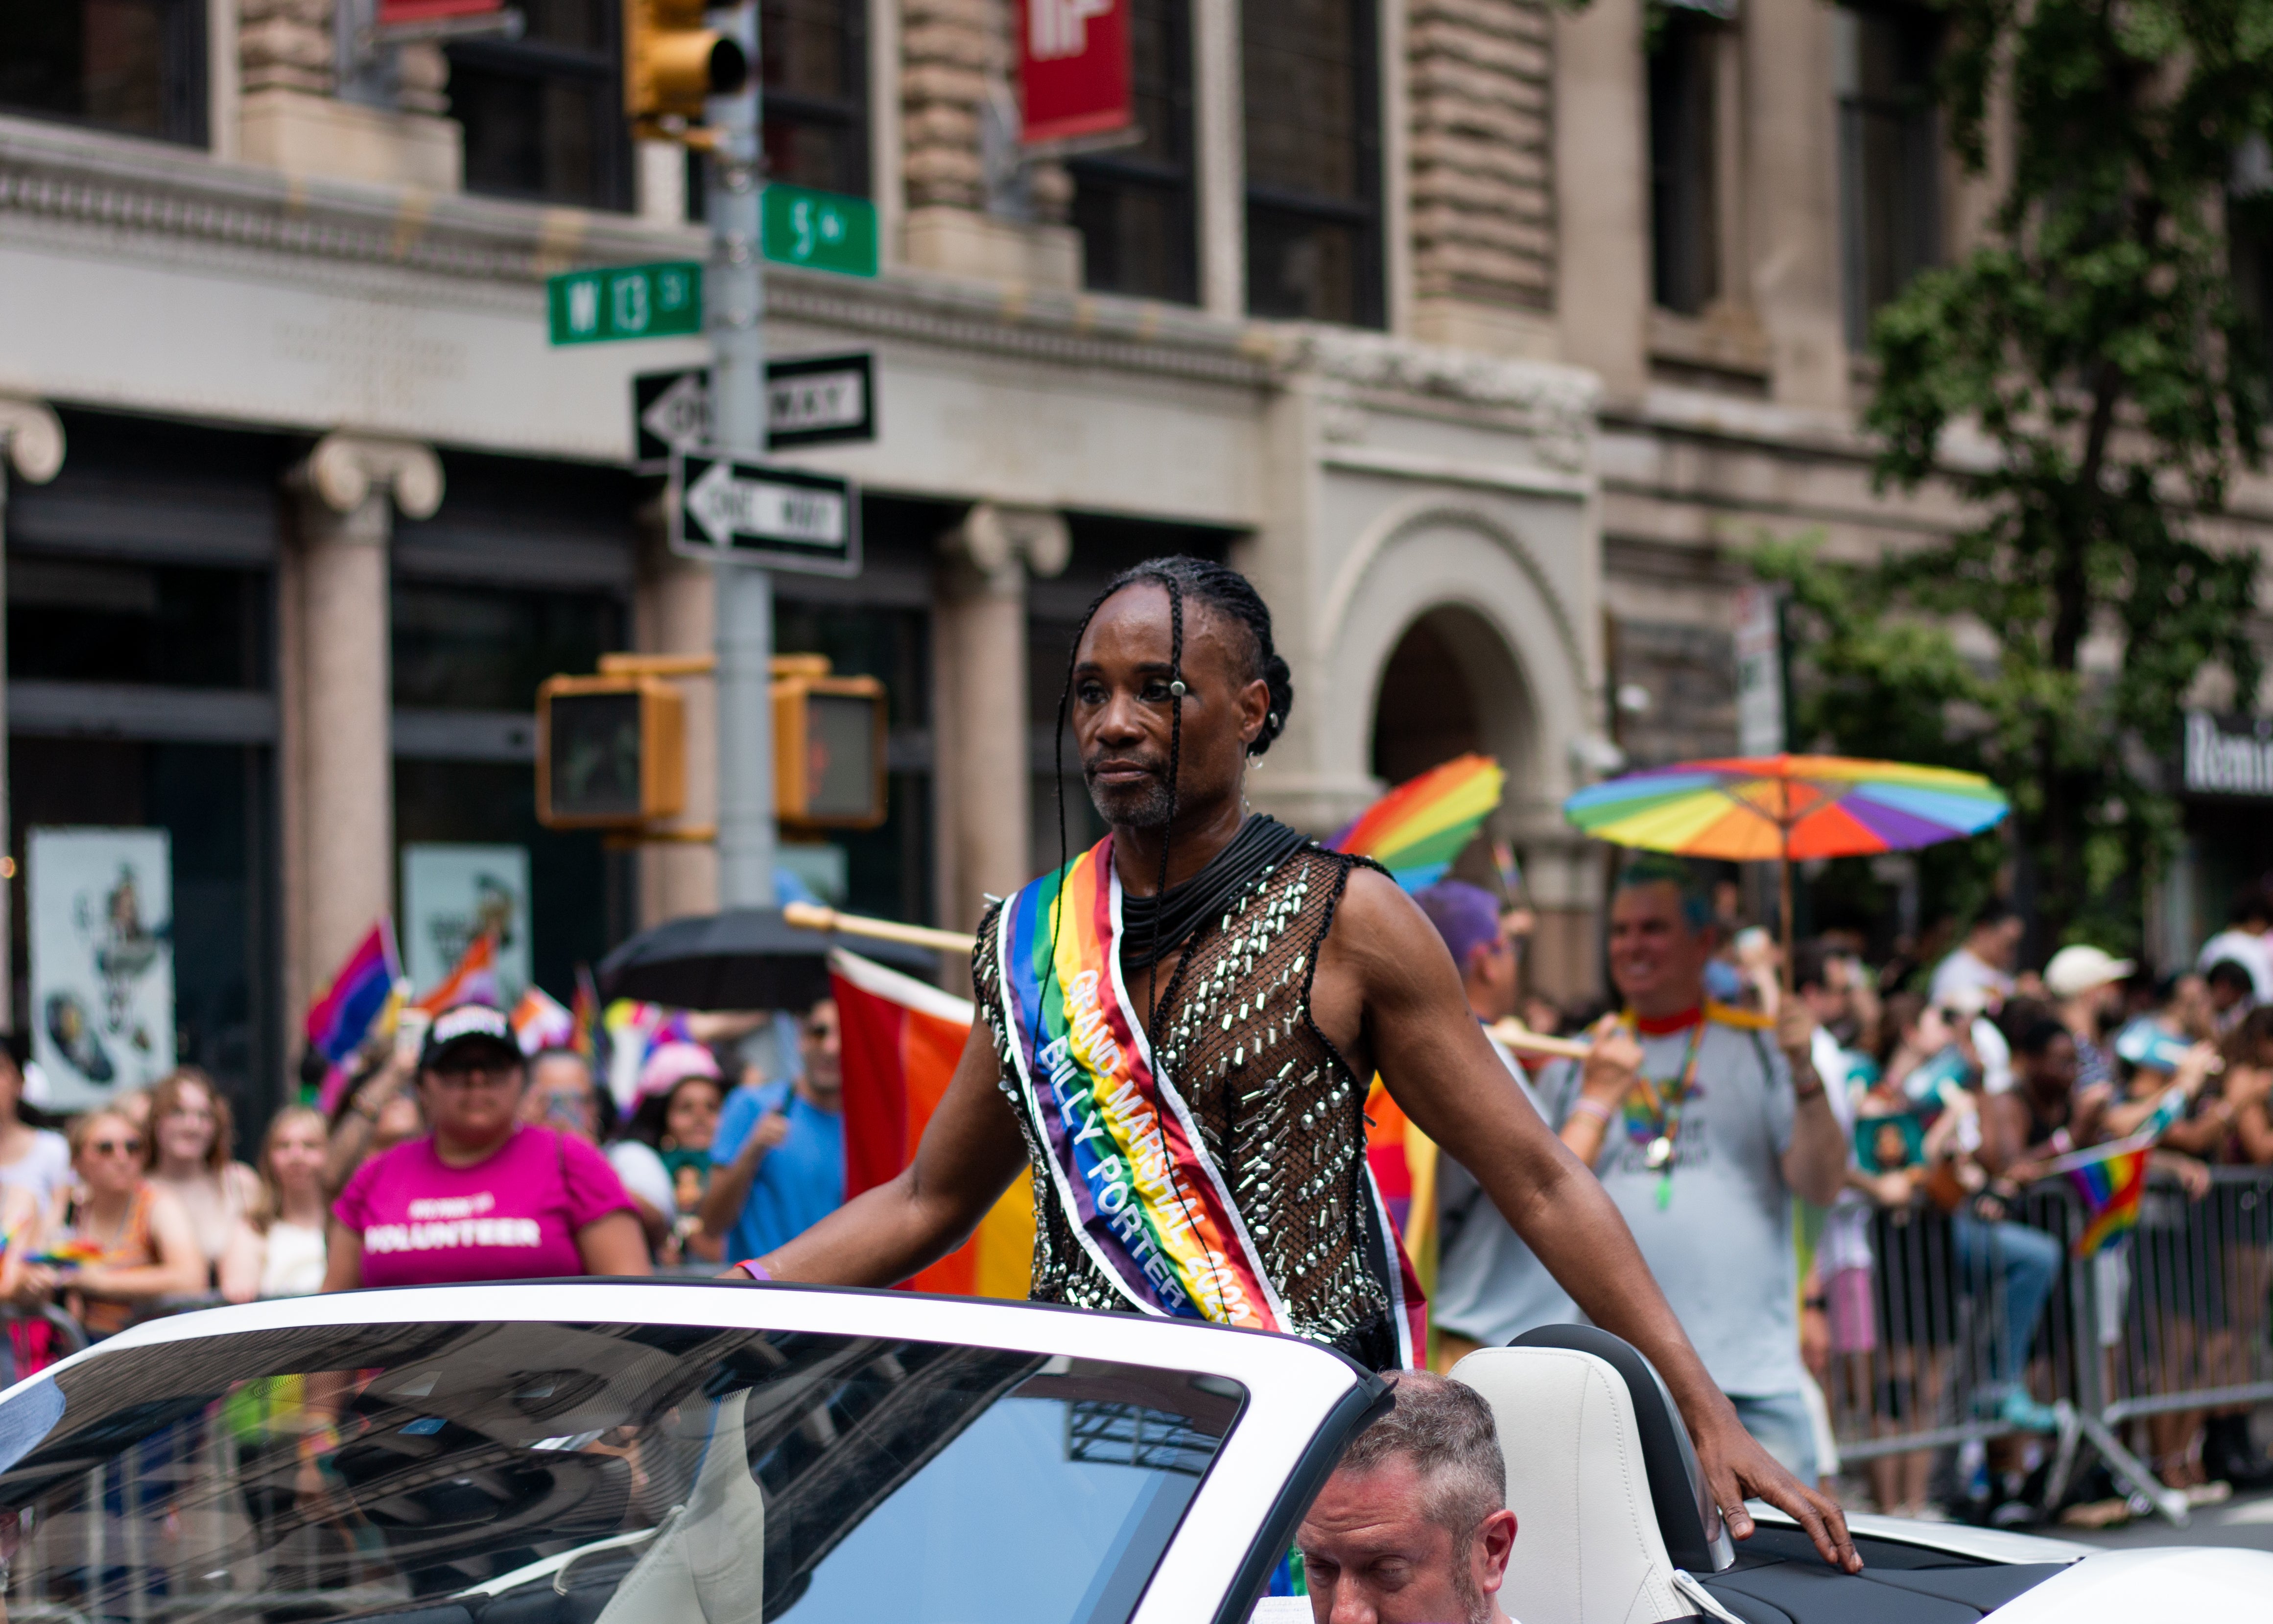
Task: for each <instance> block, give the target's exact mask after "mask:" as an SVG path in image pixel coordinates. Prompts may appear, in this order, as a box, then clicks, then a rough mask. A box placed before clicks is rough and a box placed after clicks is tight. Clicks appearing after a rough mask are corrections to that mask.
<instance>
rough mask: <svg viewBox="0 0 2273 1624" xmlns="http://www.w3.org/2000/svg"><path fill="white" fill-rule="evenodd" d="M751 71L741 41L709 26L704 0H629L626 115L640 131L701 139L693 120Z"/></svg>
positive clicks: (670, 137) (659, 136) (738, 86)
mask: <svg viewBox="0 0 2273 1624" xmlns="http://www.w3.org/2000/svg"><path fill="white" fill-rule="evenodd" d="M749 76H750V63H749V58H748V57H747V56H745V55H744V54H743V51H742V48H741V46H740V45H739V44H738V43H737V42H736V41H732V40H730V39H728V38H727V37H726V36H725V35H724V34H720V33H719V32H718V31H717V30H716V29H715V28H709V27H705V26H703V20H702V0H624V116H625V117H626V118H628V119H630V120H631V123H632V133H633V134H634V135H639V136H646V137H649V138H654V139H663V140H681V141H689V144H690V145H700V144H701V143H699V142H694V141H691V140H690V134H689V131H688V130H687V124H688V123H689V122H690V121H691V120H694V119H698V118H700V117H701V116H702V104H703V102H704V101H705V100H706V99H708V98H709V97H711V96H731V95H732V94H734V93H735V92H736V91H738V90H739V89H741V88H742V86H743V85H744V84H745V83H746V82H747V81H748V79H749Z"/></svg>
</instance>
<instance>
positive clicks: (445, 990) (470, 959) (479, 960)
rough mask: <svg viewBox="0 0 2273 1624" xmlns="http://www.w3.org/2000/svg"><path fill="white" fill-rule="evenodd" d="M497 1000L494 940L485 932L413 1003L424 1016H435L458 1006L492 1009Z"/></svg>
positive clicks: (495, 945) (495, 941) (495, 948)
mask: <svg viewBox="0 0 2273 1624" xmlns="http://www.w3.org/2000/svg"><path fill="white" fill-rule="evenodd" d="M497 1001H498V978H497V938H496V937H494V936H491V934H489V933H488V932H486V931H485V932H483V933H482V934H481V935H479V936H476V937H475V938H474V939H473V944H472V945H471V946H470V947H468V948H467V949H466V956H465V957H463V958H461V959H460V960H459V961H458V962H457V965H456V967H455V968H454V969H452V970H451V971H450V973H449V974H448V975H446V976H445V977H442V979H441V980H440V981H439V982H438V983H437V984H435V985H433V986H432V987H431V988H429V989H428V990H427V992H426V994H425V996H424V997H423V998H420V999H417V1000H416V1007H418V1008H420V1009H423V1010H424V1011H425V1012H426V1013H427V1014H430V1015H439V1014H441V1013H442V1012H443V1011H444V1010H446V1009H455V1008H456V1007H458V1006H459V1005H461V1004H488V1005H491V1006H494V1005H495V1004H496V1003H497Z"/></svg>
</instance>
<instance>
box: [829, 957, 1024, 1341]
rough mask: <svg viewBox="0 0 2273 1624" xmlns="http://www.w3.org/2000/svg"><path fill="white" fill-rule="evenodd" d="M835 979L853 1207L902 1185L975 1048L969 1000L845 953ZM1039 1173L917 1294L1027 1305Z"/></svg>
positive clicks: (1012, 1191)
mask: <svg viewBox="0 0 2273 1624" xmlns="http://www.w3.org/2000/svg"><path fill="white" fill-rule="evenodd" d="M829 979H830V981H831V982H832V984H834V991H835V993H836V1017H837V1020H838V1022H840V1025H841V1030H842V1031H843V1034H844V1199H845V1200H847V1201H850V1200H851V1199H852V1197H854V1196H856V1195H858V1194H860V1192H861V1191H863V1190H871V1189H874V1188H875V1186H878V1185H880V1184H884V1183H888V1182H889V1181H890V1180H891V1179H896V1178H897V1177H898V1176H899V1174H900V1171H901V1170H902V1169H903V1168H904V1167H906V1166H907V1164H909V1163H910V1162H911V1161H912V1160H913V1159H914V1158H915V1153H916V1147H917V1145H919V1143H921V1142H922V1141H923V1135H924V1129H925V1128H926V1126H929V1125H930V1123H931V1117H932V1112H933V1111H936V1110H937V1109H938V1108H939V1102H940V1100H941V1098H942V1097H943V1096H945V1095H946V1093H947V1084H948V1080H949V1078H951V1077H953V1076H954V1075H955V1063H956V1060H957V1059H960V1058H961V1057H962V1054H963V1046H964V1044H966V1043H968V1042H969V1041H970V1039H971V1004H970V1002H969V1000H967V999H959V998H956V997H955V996H954V995H953V994H952V993H949V992H941V991H940V990H939V989H938V988H937V987H934V986H932V985H930V984H927V983H925V982H920V981H917V980H915V979H913V978H912V977H907V976H903V975H901V974H900V973H899V972H898V971H896V970H890V969H885V968H884V967H883V966H882V965H881V964H878V963H876V962H874V961H873V960H869V959H864V958H862V957H860V956H859V954H853V953H847V952H845V951H844V949H843V948H841V947H840V948H838V949H837V950H836V951H835V952H834V953H832V954H829ZM1033 1177H1034V1175H1033V1170H1032V1169H1031V1168H1029V1169H1028V1170H1027V1171H1024V1172H1023V1173H1020V1174H1019V1175H1018V1178H1017V1181H1016V1183H1015V1184H1013V1185H1012V1186H1010V1187H1009V1189H1008V1190H1007V1191H1005V1192H1004V1193H1003V1194H1002V1199H1001V1200H1000V1201H996V1202H995V1203H994V1208H993V1209H991V1210H990V1211H989V1212H988V1213H987V1215H986V1216H985V1217H984V1218H982V1219H980V1220H979V1228H978V1230H977V1231H974V1232H973V1233H972V1235H971V1239H969V1240H966V1241H965V1242H964V1243H963V1245H962V1246H958V1247H957V1248H956V1250H954V1251H953V1252H950V1253H949V1254H947V1255H946V1256H945V1257H943V1258H941V1259H940V1261H938V1262H936V1263H934V1264H933V1265H932V1266H931V1267H930V1268H928V1269H925V1270H923V1271H922V1272H921V1273H920V1274H919V1275H916V1276H914V1277H913V1278H911V1279H910V1280H907V1281H905V1282H904V1285H905V1287H906V1288H907V1289H908V1290H910V1291H940V1292H946V1293H950V1294H952V1295H955V1296H958V1297H1008V1298H1017V1299H1020V1300H1024V1298H1025V1296H1026V1292H1027V1290H1028V1288H1029V1287H1030V1286H1031V1283H1032V1274H1033V1258H1034V1194H1033Z"/></svg>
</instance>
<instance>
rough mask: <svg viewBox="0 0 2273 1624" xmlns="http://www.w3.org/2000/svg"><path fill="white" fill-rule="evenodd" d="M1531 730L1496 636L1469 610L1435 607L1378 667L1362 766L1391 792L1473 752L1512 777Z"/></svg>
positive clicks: (1516, 675)
mask: <svg viewBox="0 0 2273 1624" xmlns="http://www.w3.org/2000/svg"><path fill="white" fill-rule="evenodd" d="M1532 728H1533V721H1532V705H1531V698H1530V695H1529V693H1528V692H1527V689H1526V686H1525V684H1524V681H1523V677H1522V675H1521V673H1520V671H1519V670H1518V668H1517V666H1516V662H1515V656H1514V655H1513V654H1512V652H1511V651H1510V650H1509V648H1508V647H1507V644H1506V643H1505V641H1504V640H1502V638H1501V636H1500V634H1499V632H1497V630H1496V629H1495V628H1494V627H1493V626H1492V625H1491V624H1490V623H1489V621H1487V620H1486V619H1485V618H1484V617H1482V615H1480V614H1478V613H1477V612H1476V611H1475V610H1473V609H1469V608H1467V607H1466V606H1464V605H1461V604H1457V603H1448V604H1441V605H1439V606H1437V608H1434V609H1431V610H1428V611H1427V612H1426V613H1424V614H1422V615H1421V616H1420V617H1418V618H1416V619H1414V621H1413V622H1412V624H1411V625H1407V627H1406V628H1405V630H1404V632H1403V633H1402V634H1401V635H1399V638H1398V640H1397V642H1396V645H1395V646H1394V647H1392V649H1391V650H1390V654H1389V658H1388V660H1387V661H1385V662H1384V663H1383V665H1382V668H1381V679H1380V682H1379V684H1378V685H1377V689H1376V694H1375V700H1374V707H1373V737H1372V751H1371V757H1372V759H1371V762H1370V765H1371V767H1372V768H1373V773H1374V775H1375V776H1376V777H1377V778H1379V779H1381V780H1382V781H1383V782H1385V783H1391V784H1396V783H1402V782H1404V781H1405V780H1407V779H1408V778H1410V777H1412V776H1414V775H1415V774H1417V773H1423V772H1426V771H1427V770H1428V769H1429V768H1430V767H1435V766H1437V764H1438V763H1440V762H1444V761H1449V760H1452V758H1453V757H1454V756H1457V755H1461V754H1465V753H1466V752H1469V751H1472V750H1475V751H1482V752H1483V753H1485V754H1486V755H1489V756H1494V757H1497V759H1498V760H1499V762H1500V764H1501V765H1502V766H1503V767H1506V768H1508V769H1509V771H1510V773H1511V774H1514V775H1520V774H1521V773H1522V772H1523V770H1524V768H1525V767H1527V765H1528V763H1529V761H1530V758H1531V746H1532V738H1531V733H1532Z"/></svg>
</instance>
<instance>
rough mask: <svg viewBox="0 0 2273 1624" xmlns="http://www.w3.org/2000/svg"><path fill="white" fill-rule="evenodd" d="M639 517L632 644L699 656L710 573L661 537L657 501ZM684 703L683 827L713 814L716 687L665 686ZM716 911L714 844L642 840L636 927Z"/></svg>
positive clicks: (709, 610)
mask: <svg viewBox="0 0 2273 1624" xmlns="http://www.w3.org/2000/svg"><path fill="white" fill-rule="evenodd" d="M640 520H641V527H640V528H641V570H640V580H639V587H638V596H637V599H636V602H634V607H633V627H632V631H633V642H634V647H637V648H638V650H639V651H640V652H641V654H674V655H681V654H683V655H707V654H709V653H711V652H713V650H714V648H715V647H716V645H715V640H714V637H713V632H712V628H713V625H714V624H715V619H714V617H715V612H716V596H715V591H716V584H717V583H716V572H715V570H714V569H713V567H712V566H711V565H708V564H701V563H698V562H696V561H695V560H694V559H692V558H680V557H679V555H678V554H677V553H674V552H672V551H671V550H670V548H669V547H668V546H667V545H665V543H664V521H663V512H662V506H661V504H660V503H657V504H656V505H654V506H652V507H651V508H649V509H648V510H646V511H643V512H642V513H641V516H640ZM674 686H676V687H677V688H678V690H679V694H680V696H681V697H682V698H683V699H684V700H686V812H684V813H683V814H682V815H681V816H680V818H679V822H680V823H682V824H685V825H687V826H690V827H692V826H694V825H698V824H705V823H715V822H716V821H717V817H718V722H717V716H718V712H717V702H718V701H717V690H716V685H714V684H713V683H712V682H711V681H710V679H709V677H702V678H701V679H699V680H696V681H691V682H679V683H675V684H674ZM717 910H718V848H717V847H716V846H715V845H712V844H709V843H707V842H706V843H703V844H700V845H695V844H687V845H676V844H673V845H664V844H652V843H651V844H645V845H642V846H641V847H640V849H639V921H640V927H641V929H642V930H644V929H646V928H647V927H648V926H649V925H656V924H663V923H664V921H665V920H667V919H683V918H686V917H688V916H689V915H693V914H709V913H716V911H717Z"/></svg>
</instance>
